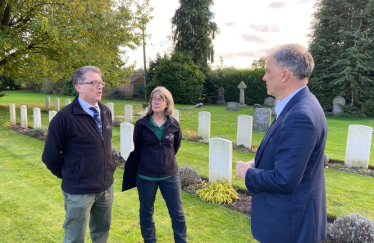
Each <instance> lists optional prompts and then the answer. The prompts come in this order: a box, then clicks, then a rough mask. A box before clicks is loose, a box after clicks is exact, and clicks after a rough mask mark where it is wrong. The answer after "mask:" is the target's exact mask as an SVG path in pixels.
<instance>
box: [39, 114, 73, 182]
mask: <svg viewBox="0 0 374 243" xmlns="http://www.w3.org/2000/svg"><path fill="white" fill-rule="evenodd" d="M64 120H65V119H64V116H63V115H62V114H61V113H57V114H56V116H55V117H54V118H53V119H52V120H51V122H50V124H49V127H48V135H47V139H46V141H45V146H44V151H43V155H42V161H43V163H44V164H45V165H46V166H47V168H48V169H49V170H50V171H51V172H52V174H53V175H55V176H57V177H58V178H62V174H61V169H62V164H63V157H62V150H63V148H64V144H65V140H66V136H67V134H66V133H67V132H66V131H67V129H66V126H67V122H66V121H65V122H64Z"/></svg>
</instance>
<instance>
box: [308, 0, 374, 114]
mask: <svg viewBox="0 0 374 243" xmlns="http://www.w3.org/2000/svg"><path fill="white" fill-rule="evenodd" d="M373 26H374V0H355V1H353V0H350V1H345V0H321V1H320V2H318V3H317V5H316V12H315V15H314V22H313V24H312V28H313V33H312V35H311V37H312V39H311V44H310V46H309V48H310V51H311V53H312V54H313V57H314V60H315V63H316V67H315V71H314V73H313V75H312V77H311V80H310V87H311V89H312V90H313V92H314V93H316V95H317V97H318V98H319V99H320V100H321V103H322V105H323V107H324V108H325V110H331V106H332V100H333V98H334V97H335V96H336V95H342V96H344V97H345V98H346V100H347V103H348V104H349V105H348V106H347V107H350V108H351V109H353V110H355V108H356V109H357V110H358V111H359V112H360V113H363V114H367V115H374V99H373V95H374V83H373V82H374V28H373ZM371 107H373V108H371Z"/></svg>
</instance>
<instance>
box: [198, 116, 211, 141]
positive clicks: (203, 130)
mask: <svg viewBox="0 0 374 243" xmlns="http://www.w3.org/2000/svg"><path fill="white" fill-rule="evenodd" d="M197 136H199V137H201V138H202V139H203V140H207V139H209V138H210V112H207V111H200V112H199V125H198V132H197Z"/></svg>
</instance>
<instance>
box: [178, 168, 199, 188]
mask: <svg viewBox="0 0 374 243" xmlns="http://www.w3.org/2000/svg"><path fill="white" fill-rule="evenodd" d="M179 174H180V180H181V186H182V188H186V187H188V186H191V185H196V184H200V183H201V182H202V180H201V177H200V175H199V172H197V170H196V169H194V168H193V167H190V166H183V167H181V168H179Z"/></svg>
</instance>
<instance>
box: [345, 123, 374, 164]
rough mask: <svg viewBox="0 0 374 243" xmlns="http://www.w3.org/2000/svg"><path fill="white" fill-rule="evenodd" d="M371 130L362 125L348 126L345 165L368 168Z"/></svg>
mask: <svg viewBox="0 0 374 243" xmlns="http://www.w3.org/2000/svg"><path fill="white" fill-rule="evenodd" d="M372 133H373V128H372V127H368V126H363V125H349V127H348V138H347V147H346V152H345V165H346V166H347V167H352V166H353V167H363V168H366V169H367V168H368V166H369V156H370V147H371V138H372V136H373V135H372Z"/></svg>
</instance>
